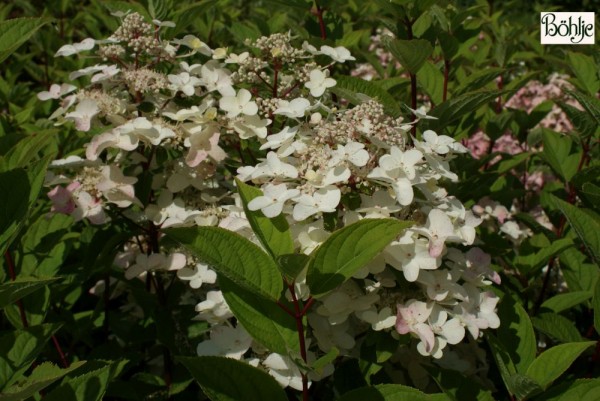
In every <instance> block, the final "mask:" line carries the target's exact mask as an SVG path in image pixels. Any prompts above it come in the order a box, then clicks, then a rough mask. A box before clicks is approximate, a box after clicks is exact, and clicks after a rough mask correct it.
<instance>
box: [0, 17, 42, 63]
mask: <svg viewBox="0 0 600 401" xmlns="http://www.w3.org/2000/svg"><path fill="white" fill-rule="evenodd" d="M50 21H51V19H49V18H15V19H11V20H8V21H2V22H0V62H3V61H4V60H6V58H7V57H8V56H10V55H11V54H12V53H13V52H15V51H16V50H17V49H18V48H19V47H20V46H21V45H22V44H23V43H25V42H26V41H27V40H29V38H30V37H31V36H32V35H33V34H34V33H36V32H37V30H38V29H40V28H41V27H42V26H44V25H45V24H47V23H48V22H50Z"/></svg>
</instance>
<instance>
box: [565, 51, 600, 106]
mask: <svg viewBox="0 0 600 401" xmlns="http://www.w3.org/2000/svg"><path fill="white" fill-rule="evenodd" d="M567 57H568V59H569V67H571V70H572V71H573V73H574V74H575V76H576V77H577V81H576V83H577V86H578V87H580V88H581V89H583V90H585V91H587V92H588V94H590V95H594V96H595V95H596V93H597V92H598V89H600V80H598V66H597V65H596V62H595V61H594V59H593V58H592V57H590V56H587V55H585V54H582V53H575V52H568V53H567Z"/></svg>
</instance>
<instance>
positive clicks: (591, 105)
mask: <svg viewBox="0 0 600 401" xmlns="http://www.w3.org/2000/svg"><path fill="white" fill-rule="evenodd" d="M566 92H567V93H568V94H569V95H571V96H573V97H574V98H575V100H577V101H578V102H579V103H580V104H581V106H583V108H584V109H585V110H586V111H587V112H588V113H590V116H592V118H593V119H594V120H596V124H598V125H600V100H598V99H596V98H594V97H592V96H588V95H586V94H583V93H581V92H576V91H569V90H567V91H566Z"/></svg>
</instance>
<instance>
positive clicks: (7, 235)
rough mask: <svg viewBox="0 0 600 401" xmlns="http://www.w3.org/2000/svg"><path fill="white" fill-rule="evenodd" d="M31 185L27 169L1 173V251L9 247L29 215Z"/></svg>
mask: <svg viewBox="0 0 600 401" xmlns="http://www.w3.org/2000/svg"><path fill="white" fill-rule="evenodd" d="M30 196H31V185H30V184H29V177H28V176H27V172H26V171H25V169H22V168H18V169H14V170H9V171H5V172H1V173H0V205H2V207H1V208H0V251H2V254H4V250H5V249H6V248H7V247H8V245H9V243H10V241H11V240H12V238H14V236H15V235H16V234H17V232H18V230H19V228H20V227H21V225H22V224H23V221H24V220H25V216H26V215H27V210H28V207H27V206H28V204H29V198H30Z"/></svg>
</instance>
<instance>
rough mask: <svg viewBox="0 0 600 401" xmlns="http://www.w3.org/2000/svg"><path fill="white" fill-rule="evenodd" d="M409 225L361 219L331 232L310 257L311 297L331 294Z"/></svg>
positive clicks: (387, 220)
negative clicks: (330, 292)
mask: <svg viewBox="0 0 600 401" xmlns="http://www.w3.org/2000/svg"><path fill="white" fill-rule="evenodd" d="M411 225H413V222H411V221H399V220H394V219H364V220H361V221H359V222H356V223H353V224H350V225H348V226H346V227H344V228H342V229H340V230H338V231H336V232H334V233H333V234H332V235H331V236H330V237H329V238H327V240H325V242H323V243H322V244H321V245H320V246H319V247H318V248H317V249H315V250H314V251H313V253H312V255H311V260H310V262H309V265H308V271H307V275H306V282H307V284H308V286H309V288H310V292H311V294H312V295H313V296H314V297H320V296H323V295H325V294H327V293H328V292H329V291H331V290H333V289H334V288H336V287H337V286H339V285H340V284H342V283H343V282H344V281H346V280H347V279H348V278H349V277H351V276H352V275H353V274H354V273H355V272H356V271H357V270H358V269H360V268H361V267H363V266H364V265H366V264H367V263H368V262H369V261H371V259H373V258H374V257H375V256H377V255H378V254H379V253H380V252H381V251H382V250H383V249H384V248H385V247H386V246H387V245H388V244H389V243H390V242H391V241H392V240H393V239H395V238H397V237H398V235H399V234H400V233H401V232H402V231H403V230H404V229H406V228H408V227H410V226H411Z"/></svg>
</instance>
